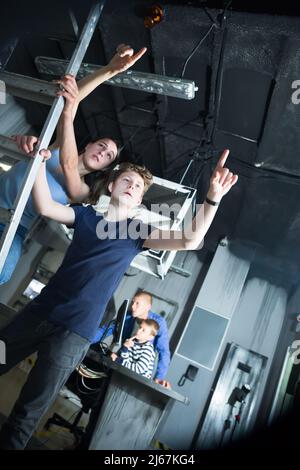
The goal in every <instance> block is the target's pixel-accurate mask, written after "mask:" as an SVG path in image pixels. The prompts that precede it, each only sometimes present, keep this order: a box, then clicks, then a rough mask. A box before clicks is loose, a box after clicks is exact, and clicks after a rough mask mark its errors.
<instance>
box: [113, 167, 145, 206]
mask: <svg viewBox="0 0 300 470" xmlns="http://www.w3.org/2000/svg"><path fill="white" fill-rule="evenodd" d="M108 189H109V191H110V192H111V197H112V198H113V199H114V200H116V201H118V202H119V203H121V204H122V205H123V204H124V205H125V206H126V207H128V208H129V209H131V208H132V207H135V206H138V205H139V204H141V202H142V199H143V192H144V180H143V178H142V177H141V176H140V175H139V174H138V173H136V172H135V171H125V172H124V173H121V175H120V176H118V178H117V179H116V181H114V182H113V183H110V184H109V186H108Z"/></svg>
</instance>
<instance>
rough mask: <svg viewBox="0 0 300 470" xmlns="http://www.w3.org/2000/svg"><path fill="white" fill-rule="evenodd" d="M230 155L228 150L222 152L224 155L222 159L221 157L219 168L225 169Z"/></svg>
mask: <svg viewBox="0 0 300 470" xmlns="http://www.w3.org/2000/svg"><path fill="white" fill-rule="evenodd" d="M228 155H229V150H228V149H226V150H224V151H223V152H222V155H221V157H220V159H219V161H218V163H217V167H218V166H221V167H223V166H224V165H225V163H226V160H227V157H228Z"/></svg>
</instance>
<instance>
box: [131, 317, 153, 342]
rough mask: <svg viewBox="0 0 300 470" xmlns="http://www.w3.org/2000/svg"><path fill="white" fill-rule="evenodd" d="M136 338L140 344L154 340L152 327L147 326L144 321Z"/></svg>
mask: <svg viewBox="0 0 300 470" xmlns="http://www.w3.org/2000/svg"><path fill="white" fill-rule="evenodd" d="M135 337H136V339H137V340H138V341H139V342H140V343H145V342H146V341H151V340H152V339H153V338H154V336H153V334H152V328H151V326H149V325H147V324H146V323H145V322H143V321H142V323H141V325H140V327H139V329H138V330H137V332H136V335H135Z"/></svg>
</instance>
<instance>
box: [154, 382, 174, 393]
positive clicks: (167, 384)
mask: <svg viewBox="0 0 300 470" xmlns="http://www.w3.org/2000/svg"><path fill="white" fill-rule="evenodd" d="M154 382H155V383H156V384H159V385H162V386H163V387H165V388H168V389H169V390H171V388H172V387H171V384H170V382H168V381H167V380H163V379H154Z"/></svg>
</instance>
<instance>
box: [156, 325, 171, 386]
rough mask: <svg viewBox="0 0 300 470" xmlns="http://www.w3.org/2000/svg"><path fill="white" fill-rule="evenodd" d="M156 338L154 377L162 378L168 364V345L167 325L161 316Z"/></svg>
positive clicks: (165, 373)
mask: <svg viewBox="0 0 300 470" xmlns="http://www.w3.org/2000/svg"><path fill="white" fill-rule="evenodd" d="M156 338H157V339H156V341H155V349H156V350H157V353H158V363H157V370H156V375H155V378H156V379H164V378H165V376H166V375H167V372H168V368H169V364H170V347H169V334H168V327H167V324H166V321H165V320H164V319H163V318H162V321H160V325H159V332H158V334H157V337H156Z"/></svg>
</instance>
